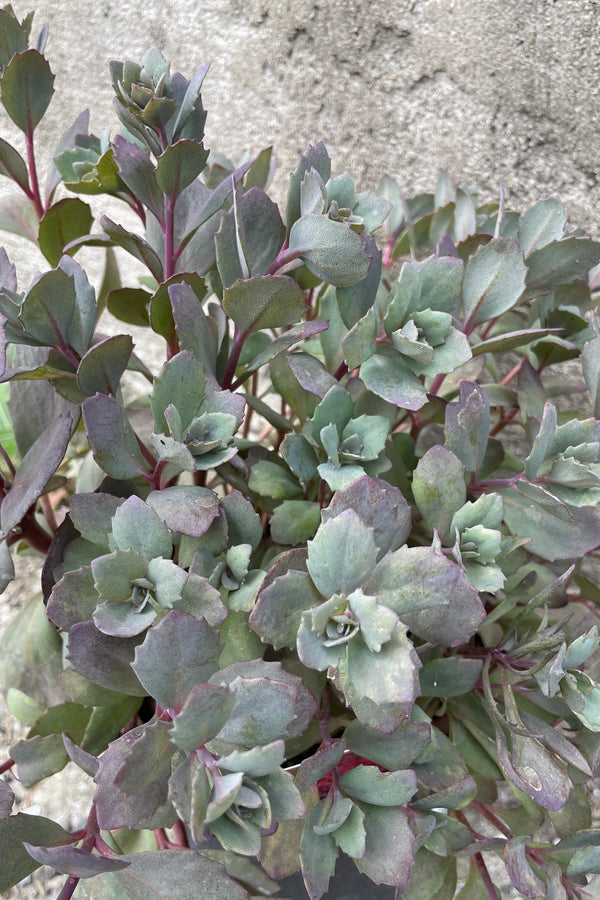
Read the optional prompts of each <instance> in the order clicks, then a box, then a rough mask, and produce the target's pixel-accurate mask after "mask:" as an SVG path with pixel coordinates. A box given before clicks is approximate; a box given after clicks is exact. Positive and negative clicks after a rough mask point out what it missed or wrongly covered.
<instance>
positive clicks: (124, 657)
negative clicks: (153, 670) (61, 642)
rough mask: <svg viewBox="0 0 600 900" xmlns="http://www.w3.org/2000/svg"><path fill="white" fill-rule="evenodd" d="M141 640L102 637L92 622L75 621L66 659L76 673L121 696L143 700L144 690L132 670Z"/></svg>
mask: <svg viewBox="0 0 600 900" xmlns="http://www.w3.org/2000/svg"><path fill="white" fill-rule="evenodd" d="M139 642H140V637H139V636H135V637H127V638H115V637H111V636H110V635H107V634H103V632H101V631H99V630H98V629H97V628H96V627H95V625H94V623H93V622H78V623H77V624H75V625H73V626H72V627H71V629H70V631H69V644H68V647H69V649H68V658H69V660H70V662H71V665H72V666H73V668H74V669H75V671H76V672H77V673H78V674H80V675H83V676H84V677H85V678H89V679H90V680H91V681H94V682H95V683H96V684H99V685H101V686H102V687H104V688H108V689H109V690H111V691H116V692H117V693H120V694H130V695H132V696H134V697H145V696H146V691H145V690H144V688H143V687H142V686H141V684H140V683H139V681H138V679H137V678H136V676H135V674H134V673H133V671H132V668H131V663H132V661H133V657H134V652H135V648H136V647H137V645H138V644H139Z"/></svg>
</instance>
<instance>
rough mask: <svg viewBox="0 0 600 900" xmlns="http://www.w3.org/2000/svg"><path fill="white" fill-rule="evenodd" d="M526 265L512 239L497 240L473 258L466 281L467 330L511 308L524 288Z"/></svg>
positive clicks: (469, 262)
mask: <svg viewBox="0 0 600 900" xmlns="http://www.w3.org/2000/svg"><path fill="white" fill-rule="evenodd" d="M526 274H527V266H526V265H525V263H524V262H523V253H522V251H521V249H520V247H519V245H518V243H517V242H516V241H515V240H514V239H513V238H496V239H494V240H492V241H490V242H489V244H485V245H484V246H481V247H480V248H479V249H478V250H477V252H476V253H475V254H474V255H473V256H471V257H470V259H469V261H468V263H467V266H466V269H465V277H464V280H463V304H464V313H465V318H466V326H465V327H466V328H469V329H470V328H472V327H473V326H474V325H478V324H479V323H480V322H487V321H488V320H489V319H494V318H496V316H499V315H500V314H501V313H503V312H506V311H507V310H508V309H512V307H513V306H514V305H515V303H516V302H517V300H518V299H519V297H520V296H521V294H522V293H523V291H524V289H525V276H526Z"/></svg>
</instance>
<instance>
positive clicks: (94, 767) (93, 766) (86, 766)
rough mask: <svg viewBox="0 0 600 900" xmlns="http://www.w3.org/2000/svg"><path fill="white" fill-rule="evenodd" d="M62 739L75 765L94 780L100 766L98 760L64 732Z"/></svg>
mask: <svg viewBox="0 0 600 900" xmlns="http://www.w3.org/2000/svg"><path fill="white" fill-rule="evenodd" d="M62 739H63V744H64V748H65V750H66V751H67V753H68V755H69V759H70V760H71V762H74V763H75V765H77V766H79V768H80V769H81V770H82V771H83V772H85V773H86V774H87V775H89V776H90V778H93V777H94V775H95V774H96V772H97V771H98V766H99V765H100V763H99V762H98V759H97V758H96V757H95V756H93V755H92V754H91V753H88V752H87V751H86V750H83V749H82V748H81V747H79V746H78V745H77V744H76V743H75V741H72V740H71V738H70V737H69V735H68V734H65V732H64V731H63V735H62Z"/></svg>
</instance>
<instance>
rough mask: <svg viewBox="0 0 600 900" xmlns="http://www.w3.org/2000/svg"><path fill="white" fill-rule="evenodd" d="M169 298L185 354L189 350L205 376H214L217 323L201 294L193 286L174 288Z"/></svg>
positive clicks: (178, 285)
mask: <svg viewBox="0 0 600 900" xmlns="http://www.w3.org/2000/svg"><path fill="white" fill-rule="evenodd" d="M168 294H169V300H170V302H171V310H172V315H173V322H174V325H175V331H176V333H177V339H178V342H179V346H180V348H181V350H189V351H190V353H193V354H194V356H195V357H196V359H197V360H198V361H199V362H200V364H201V365H202V368H203V369H204V371H205V372H212V373H213V374H214V373H215V368H216V359H217V343H218V336H217V327H216V323H215V321H214V319H213V318H211V317H209V316H207V315H206V313H205V312H204V310H203V308H202V305H201V302H200V298H199V295H198V293H197V291H196V290H194V289H193V288H192V287H191V286H190V285H189V284H186V283H185V282H183V283H181V284H172V285H170V286H169V288H168Z"/></svg>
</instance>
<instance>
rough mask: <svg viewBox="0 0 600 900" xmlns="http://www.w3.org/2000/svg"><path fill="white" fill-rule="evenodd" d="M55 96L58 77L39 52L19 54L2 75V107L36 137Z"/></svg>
mask: <svg viewBox="0 0 600 900" xmlns="http://www.w3.org/2000/svg"><path fill="white" fill-rule="evenodd" d="M53 93H54V75H53V74H52V72H51V71H50V66H49V64H48V61H47V60H46V59H45V58H44V57H43V56H42V54H41V53H38V51H37V50H24V51H23V52H22V53H15V55H14V56H13V57H12V59H11V60H10V62H9V63H8V64H7V65H6V66H5V67H4V70H3V72H2V103H3V104H4V108H5V109H6V112H7V113H8V114H9V116H10V117H11V119H12V120H13V122H14V123H15V125H16V126H17V128H20V130H21V131H23V132H24V133H25V134H32V133H33V130H34V129H35V128H36V126H37V125H38V124H39V122H40V119H41V118H42V117H43V115H44V113H45V112H46V110H47V109H48V105H49V103H50V100H51V99H52V94H53Z"/></svg>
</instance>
